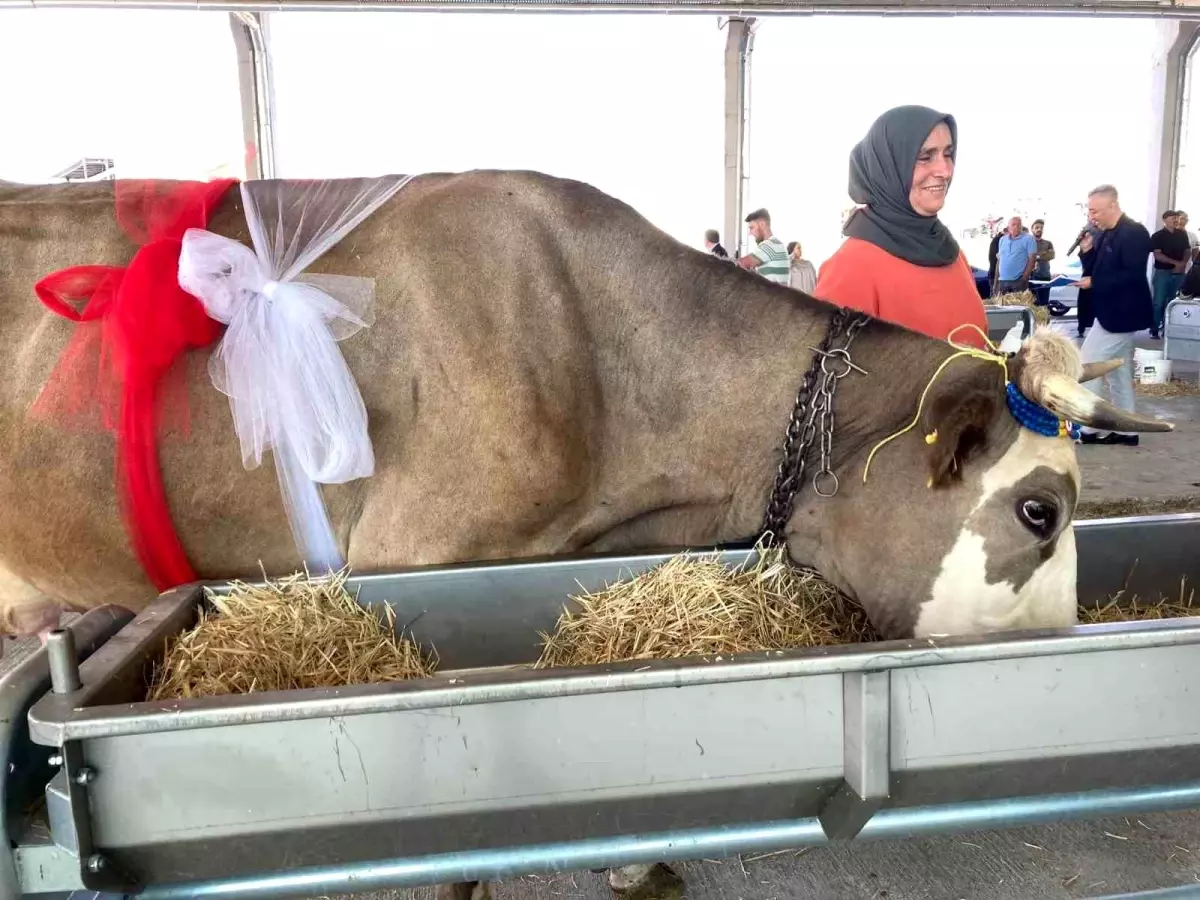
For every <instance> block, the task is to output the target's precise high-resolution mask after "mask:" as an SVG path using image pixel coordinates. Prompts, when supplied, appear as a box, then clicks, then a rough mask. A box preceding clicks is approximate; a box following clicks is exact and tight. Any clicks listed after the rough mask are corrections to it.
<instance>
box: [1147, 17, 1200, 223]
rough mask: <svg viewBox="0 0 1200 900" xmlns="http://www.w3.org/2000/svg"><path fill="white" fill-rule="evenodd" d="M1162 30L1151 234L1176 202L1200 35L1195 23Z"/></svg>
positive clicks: (1156, 81) (1156, 85)
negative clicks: (1192, 58)
mask: <svg viewBox="0 0 1200 900" xmlns="http://www.w3.org/2000/svg"><path fill="white" fill-rule="evenodd" d="M1160 27H1161V28H1162V43H1161V45H1160V46H1161V48H1162V53H1161V56H1158V58H1156V59H1155V60H1153V65H1154V91H1153V94H1152V95H1151V98H1150V100H1151V102H1152V103H1156V105H1158V108H1159V110H1160V115H1159V121H1158V125H1159V127H1158V129H1157V135H1156V137H1157V140H1156V144H1157V147H1156V148H1155V149H1157V151H1158V152H1157V153H1154V154H1153V155H1152V158H1151V160H1150V165H1151V173H1152V174H1151V179H1150V197H1149V198H1148V202H1149V206H1150V209H1148V210H1147V215H1146V219H1145V222H1146V227H1148V228H1150V229H1151V231H1153V230H1154V229H1155V228H1157V227H1158V225H1159V216H1160V215H1161V214H1162V212H1163V210H1166V209H1170V208H1172V207H1173V206H1174V205H1175V202H1176V199H1177V197H1176V195H1177V189H1178V185H1179V163H1180V150H1181V146H1180V145H1181V141H1182V137H1183V118H1184V99H1185V96H1186V94H1187V91H1186V90H1185V86H1186V81H1185V79H1186V77H1187V59H1188V55H1189V54H1190V53H1191V50H1192V48H1193V47H1194V46H1195V43H1196V38H1197V33H1198V31H1200V29H1198V27H1197V26H1196V24H1195V23H1194V22H1180V21H1173V22H1172V21H1168V22H1163V23H1161V25H1160ZM1152 153H1153V150H1152Z"/></svg>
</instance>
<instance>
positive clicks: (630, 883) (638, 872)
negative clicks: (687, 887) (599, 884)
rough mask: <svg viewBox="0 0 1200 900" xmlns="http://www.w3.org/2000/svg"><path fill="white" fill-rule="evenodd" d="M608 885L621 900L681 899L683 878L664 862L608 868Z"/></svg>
mask: <svg viewBox="0 0 1200 900" xmlns="http://www.w3.org/2000/svg"><path fill="white" fill-rule="evenodd" d="M608 886H609V887H610V888H612V892H613V893H614V894H616V895H617V896H618V897H620V898H621V900H681V898H682V897H683V892H684V883H683V879H682V878H680V877H679V876H678V875H676V874H675V871H674V870H673V869H672V868H671V867H670V866H668V865H666V864H665V863H655V864H654V865H652V866H646V865H637V866H622V867H621V868H619V869H610V870H609V873H608Z"/></svg>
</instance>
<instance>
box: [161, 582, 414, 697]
mask: <svg viewBox="0 0 1200 900" xmlns="http://www.w3.org/2000/svg"><path fill="white" fill-rule="evenodd" d="M346 577H347V572H346V571H345V570H343V571H342V572H339V573H338V574H337V575H335V576H332V577H323V578H311V577H309V575H308V574H307V573H299V574H296V575H293V576H291V577H289V578H285V579H283V580H281V581H277V582H269V581H268V582H267V583H266V586H265V587H253V586H251V585H247V584H243V583H241V582H235V583H234V585H233V590H232V591H230V593H229V594H227V595H226V596H224V597H221V596H217V595H215V594H213V593H212V592H207V597H208V600H209V602H210V603H211V604H212V607H213V611H211V612H210V611H207V610H204V611H202V612H201V614H200V621H199V622H198V623H197V624H196V626H195V627H193V628H191V629H189V630H187V631H184V632H183V633H181V634H180V635H178V636H176V637H174V638H172V639H171V640H170V641H168V642H167V647H166V649H165V652H164V654H163V658H162V661H161V662H160V663H159V664H158V665H157V666H155V670H154V673H153V676H152V678H151V685H150V693H149V699H151V700H172V699H182V698H186V697H212V696H217V695H221V694H253V693H256V692H258V691H289V690H301V689H304V688H321V687H341V686H344V685H351V684H373V683H376V682H385V681H404V680H407V679H410V678H426V677H428V676H429V675H432V674H433V672H434V670H435V669H436V667H437V661H436V658H435V657H433V656H432V654H430V655H426V654H424V653H423V652H422V651H421V649H420V648H419V647H417V646H416V645H415V644H414V643H413V642H412V641H410V640H408V639H407V638H400V639H397V637H396V636H395V634H394V633H393V630H392V629H393V626H394V621H393V619H392V611H391V607H384V608H385V609H386V610H387V617H388V618H387V621H386V622H384V621H381V620H380V618H379V616H378V615H377V614H376V613H375V612H374V611H372V610H369V609H366V608H364V607H362V606H359V605H358V603H357V602H355V599H354V598H353V597H351V596H350V594H349V593H347V591H346V587H345V584H346Z"/></svg>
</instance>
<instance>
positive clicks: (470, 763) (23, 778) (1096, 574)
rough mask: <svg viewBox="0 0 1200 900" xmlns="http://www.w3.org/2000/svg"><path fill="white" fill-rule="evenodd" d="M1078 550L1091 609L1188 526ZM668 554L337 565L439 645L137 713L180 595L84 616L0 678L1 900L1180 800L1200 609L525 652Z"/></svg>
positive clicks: (373, 873) (705, 846)
mask: <svg viewBox="0 0 1200 900" xmlns="http://www.w3.org/2000/svg"><path fill="white" fill-rule="evenodd" d="M1077 541H1078V550H1079V558H1080V566H1079V571H1080V594H1081V597H1082V598H1084V600H1085V601H1087V602H1099V601H1104V600H1105V599H1106V598H1107V597H1108V596H1109V595H1110V594H1112V593H1114V592H1116V591H1118V590H1121V589H1122V588H1127V589H1128V590H1129V591H1130V592H1137V593H1138V594H1140V595H1141V596H1142V597H1143V598H1146V597H1152V598H1154V599H1157V598H1158V597H1159V596H1160V594H1161V593H1166V594H1175V593H1177V592H1178V591H1179V585H1180V580H1181V579H1182V578H1187V579H1188V581H1189V582H1194V581H1195V580H1196V579H1197V578H1198V577H1200V554H1197V553H1196V552H1195V548H1196V547H1197V545H1198V544H1200V516H1198V515H1180V516H1163V517H1154V518H1142V519H1124V520H1116V519H1114V520H1106V521H1096V522H1085V523H1081V524H1079V525H1078V526H1077ZM749 552H750V551H749V550H747V549H744V548H743V549H737V550H727V551H725V557H726V559H727V560H728V561H729V562H731V563H734V562H739V561H741V560H743V559H745V558H746V556H747V555H748V553H749ZM665 558H667V556H666V555H665V554H662V555H646V556H636V557H618V558H612V557H610V558H590V559H588V558H585V559H574V560H556V561H547V562H531V563H524V564H518V565H471V566H458V567H453V568H442V569H436V570H424V571H406V572H399V573H395V574H388V575H371V576H363V577H359V578H354V579H352V580H351V582H350V583H349V585H348V587H349V588H350V590H352V591H354V590H358V591H359V592H360V594H359V597H360V600H362V601H363V602H366V603H370V604H378V603H389V604H391V605H392V606H393V607H394V610H395V613H396V620H397V621H398V622H399V623H405V624H407V623H411V630H412V632H413V634H414V636H415V637H416V638H417V639H418V640H420V641H422V642H431V643H433V644H434V645H435V646H436V647H437V649H438V652H439V655H440V657H441V660H442V667H443V668H442V671H441V672H440V673H439V674H438V675H437V676H435V677H433V678H430V679H427V680H423V681H418V682H410V683H406V684H388V685H374V686H364V687H350V688H343V689H330V690H313V691H296V692H287V693H276V694H258V695H250V696H235V697H221V698H211V699H204V700H195V701H185V702H166V703H145V702H141V698H142V697H143V696H144V694H145V678H146V671H147V665H148V662H149V661H150V660H152V659H154V658H156V657H157V656H158V655H159V654H160V652H161V649H162V647H163V642H164V641H165V639H166V638H167V637H168V636H170V635H172V634H175V633H177V632H179V631H180V630H181V629H183V628H185V627H187V626H188V625H190V624H191V622H192V621H193V618H194V615H195V610H196V608H197V605H198V604H199V603H200V602H201V590H200V588H199V587H198V586H190V587H187V588H180V589H177V590H174V591H171V592H169V593H167V594H164V595H162V596H161V597H159V598H158V599H157V600H156V601H155V602H154V603H153V604H151V605H150V606H149V607H148V608H147V609H146V610H145V611H144V612H143V613H142V614H140V615H138V616H137V617H136V618H134V619H132V621H129V616H128V614H127V613H114V612H113V610H112V609H111V608H108V609H106V610H99V611H96V612H93V613H90V614H88V615H87V616H84V617H83V618H82V619H81V620H79V621H77V622H76V623H74V625H73V626H72V631H71V635H72V636H73V637H56V638H55V643H54V644H52V645H51V646H50V647H49V648H48V650H44V651H41V652H39V653H38V654H35V655H34V656H33V657H31V658H30V659H29V660H27V661H26V662H25V663H24V664H22V665H21V666H20V667H18V668H17V669H16V670H14V671H13V672H12V673H10V674H9V675H8V676H7V677H6V678H5V679H4V680H3V681H2V682H0V687H2V688H3V689H2V690H0V702H3V703H4V704H5V705H6V706H5V711H6V716H5V717H4V720H3V728H4V732H3V747H4V750H5V752H6V753H7V756H8V762H9V766H8V770H7V771H8V773H9V774H8V777H7V779H6V780H5V781H4V782H3V785H4V787H3V790H4V805H5V813H6V815H5V818H4V826H5V829H6V836H7V838H8V839H9V846H12V847H15V850H13V853H12V857H11V865H8V863H9V862H10V860H8V859H5V860H4V863H5V865H6V866H7V868H4V867H0V896H2V897H13V896H18V895H19V894H20V893H21V892H22V891H24V892H25V893H26V894H27V895H32V894H36V892H39V891H40V892H52V891H70V890H72V889H78V888H87V889H90V890H94V891H104V892H111V893H117V894H120V893H128V894H138V893H140V895H141V896H143V897H148V898H176V897H178V898H183V897H216V896H223V897H239V898H259V897H272V898H275V897H301V896H314V895H318V894H323V893H325V894H327V893H336V892H343V891H344V892H350V891H364V890H372V889H379V888H383V887H389V886H392V887H395V886H405V885H415V884H427V883H431V882H439V881H447V880H451V881H452V880H463V879H467V878H477V877H502V876H506V875H511V874H514V873H523V872H535V871H546V870H564V869H580V868H595V867H601V866H609V865H621V864H628V863H635V862H653V861H657V860H660V859H665V860H674V859H684V858H698V857H709V856H722V855H732V854H735V853H738V852H748V851H769V850H774V849H781V848H785V847H796V846H801V845H805V844H814V843H822V842H826V841H829V840H846V839H852V838H882V837H900V836H905V835H914V834H928V833H931V832H936V831H947V830H958V829H968V828H972V829H977V828H988V827H998V826H1003V825H1013V824H1027V823H1032V822H1044V821H1053V820H1059V819H1066V818H1071V817H1081V816H1095V815H1116V814H1125V815H1128V814H1132V813H1133V812H1144V811H1149V810H1163V809H1173V808H1182V807H1190V806H1197V807H1200V702H1198V700H1197V694H1196V685H1197V684H1200V647H1198V646H1197V645H1200V618H1190V619H1175V620H1167V621H1155V622H1142V623H1132V624H1121V625H1094V626H1081V627H1078V628H1073V629H1064V630H1053V631H1040V632H1024V633H1010V634H1003V635H996V636H992V637H990V638H988V639H959V640H947V641H944V642H937V643H935V642H931V641H927V640H919V641H901V642H891V643H880V644H866V645H857V646H850V647H842V648H827V649H818V650H804V651H795V652H787V653H759V654H752V655H748V656H743V657H738V658H736V659H725V660H720V661H717V660H713V661H707V662H706V661H696V660H691V661H675V662H638V663H636V664H632V663H631V664H618V665H610V666H604V667H596V668H588V669H578V670H575V669H566V670H553V671H534V670H531V669H529V668H527V667H526V664H528V663H529V662H531V661H532V660H534V659H536V658H537V655H538V651H539V646H538V638H537V632H538V631H549V630H551V629H552V628H553V626H554V622H555V620H556V617H557V615H558V613H559V612H560V610H561V607H562V604H563V602H564V600H565V598H566V597H567V596H568V595H569V594H571V593H574V592H577V591H578V590H579V587H580V586H581V585H582V586H583V587H584V588H589V589H591V588H596V587H599V586H601V585H602V584H603V583H604V582H606V581H613V580H615V579H617V578H620V577H626V576H628V575H629V574H631V573H634V572H637V571H641V570H644V569H646V568H648V567H650V566H653V565H655V564H656V563H658V562H660V561H662V560H663V559H665ZM218 587H220V586H218ZM126 623H127V624H126ZM118 629H119V630H118ZM109 635H111V637H110V636H109ZM106 638H107V639H106ZM72 645H73V646H72ZM48 651H49V652H48ZM76 653H77V654H78V656H79V657H80V658H82V663H81V664H79V665H78V666H77V665H76V663H75V658H76ZM52 674H53V684H54V687H53V689H50V690H48V688H49V687H50V684H51V680H52V679H51V675H52ZM27 711H28V715H27V716H26V712H27ZM51 757H53V759H51ZM42 794H44V801H43V802H40V803H39V802H36V801H37V799H38V795H42Z"/></svg>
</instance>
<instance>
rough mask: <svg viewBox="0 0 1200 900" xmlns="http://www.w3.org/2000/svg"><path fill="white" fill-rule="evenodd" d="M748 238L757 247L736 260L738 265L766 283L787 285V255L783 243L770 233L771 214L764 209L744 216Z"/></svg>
mask: <svg viewBox="0 0 1200 900" xmlns="http://www.w3.org/2000/svg"><path fill="white" fill-rule="evenodd" d="M746 222H747V223H748V224H749V226H750V228H749V230H750V237H752V238H754V240H755V241H756V242H757V246H756V247H755V248H754V250H753V251H752V252H750V253H747V254H746V255H745V256H743V257H742V258H741V259H739V260H738V265H739V266H741V267H742V268H743V269H749V270H750V271H751V272H755V271H757V272H758V274H759V275H762V276H763V277H764V278H766V279H767V280H768V281H774V282H775V283H776V284H787V283H788V253H787V250H786V249H785V248H784V246H783V241H781V240H779V238H777V237H775V235H773V234H772V233H771V214H770V213H769V212H767V211H766V210H765V209H756V210H755V211H754V212H752V213H750V215H748V216H746Z"/></svg>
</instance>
